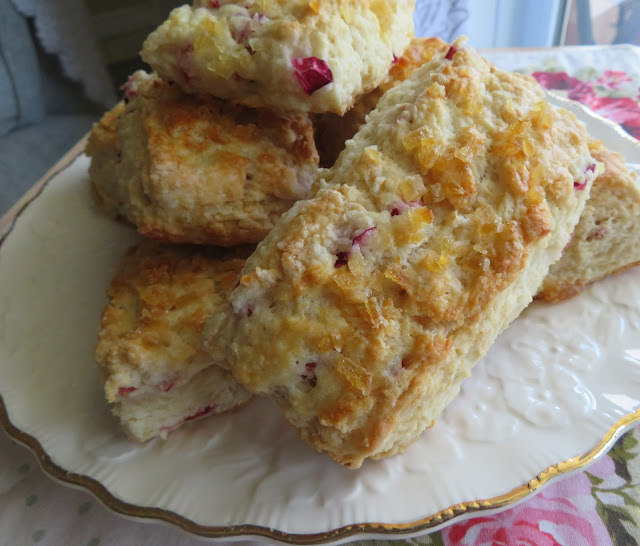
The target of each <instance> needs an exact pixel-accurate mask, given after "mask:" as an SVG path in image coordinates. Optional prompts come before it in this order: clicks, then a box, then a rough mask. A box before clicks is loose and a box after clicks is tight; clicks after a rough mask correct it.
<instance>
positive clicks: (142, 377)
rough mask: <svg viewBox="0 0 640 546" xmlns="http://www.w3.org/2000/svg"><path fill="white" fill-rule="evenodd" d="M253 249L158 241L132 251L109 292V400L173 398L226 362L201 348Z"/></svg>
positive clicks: (104, 353) (102, 363)
mask: <svg viewBox="0 0 640 546" xmlns="http://www.w3.org/2000/svg"><path fill="white" fill-rule="evenodd" d="M249 251H250V249H245V248H242V249H239V250H237V251H234V252H235V254H231V255H219V253H218V252H217V251H214V250H212V249H206V248H204V247H195V246H186V245H185V246H172V245H162V244H158V243H155V242H153V241H143V242H141V243H140V244H139V245H137V246H135V247H133V248H131V249H130V250H129V251H128V253H127V255H126V256H125V258H124V259H123V261H122V263H121V264H120V266H119V268H118V270H117V271H116V274H115V275H114V277H113V280H112V281H111V284H110V285H109V287H108V289H107V296H108V298H109V303H108V305H107V306H106V307H105V309H104V312H103V315H102V324H101V328H100V332H99V335H98V345H97V348H96V360H97V362H98V365H99V368H100V370H101V374H102V377H103V380H104V389H105V395H106V398H107V400H108V401H109V402H119V401H121V400H123V399H130V398H138V397H144V396H147V395H149V394H152V395H155V394H158V393H169V392H171V391H173V390H174V389H176V388H178V387H181V386H183V385H184V384H186V383H188V382H189V381H190V380H191V379H192V378H193V377H194V376H195V375H196V374H197V373H199V372H200V371H202V370H203V369H205V368H208V367H210V366H218V365H221V364H224V363H222V362H219V361H216V360H214V359H212V358H211V357H210V356H209V354H208V353H206V352H204V351H203V350H202V349H201V336H202V330H203V328H204V326H205V324H206V321H207V319H208V318H209V317H210V316H211V314H212V313H213V311H214V310H215V309H216V307H222V306H223V302H224V299H225V297H226V295H227V293H228V292H229V290H231V288H232V287H233V286H234V284H235V283H236V278H237V276H238V274H239V272H240V270H241V268H242V266H243V264H244V258H245V257H246V256H247V255H248V253H249ZM236 254H237V256H238V257H234V256H235V255H236ZM225 373H227V372H225ZM227 376H228V377H227V378H226V381H230V382H232V383H234V384H235V381H234V380H233V379H232V377H231V376H230V375H229V374H228V373H227Z"/></svg>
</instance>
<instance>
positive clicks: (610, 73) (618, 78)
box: [596, 70, 633, 89]
mask: <svg viewBox="0 0 640 546" xmlns="http://www.w3.org/2000/svg"><path fill="white" fill-rule="evenodd" d="M630 81H633V78H631V77H630V76H629V75H627V73H626V72H623V71H622V70H605V71H604V73H603V74H602V76H600V77H599V78H598V80H597V82H596V83H599V84H600V85H604V86H605V87H608V88H609V89H620V87H622V86H623V85H624V84H625V83H627V82H630Z"/></svg>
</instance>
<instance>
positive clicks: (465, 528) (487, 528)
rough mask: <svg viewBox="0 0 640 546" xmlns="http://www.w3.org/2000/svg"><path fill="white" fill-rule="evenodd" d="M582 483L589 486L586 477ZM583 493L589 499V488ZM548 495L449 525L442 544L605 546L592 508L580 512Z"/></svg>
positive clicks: (604, 536) (604, 535) (605, 534)
mask: <svg viewBox="0 0 640 546" xmlns="http://www.w3.org/2000/svg"><path fill="white" fill-rule="evenodd" d="M584 479H585V480H586V481H587V482H588V479H587V478H586V477H585V478H584ZM585 485H586V484H585ZM585 489H586V491H585V493H586V495H588V496H589V497H590V495H589V491H590V488H589V486H588V485H587V487H586V488H585ZM548 491H549V493H539V494H538V495H537V496H536V497H534V498H533V499H531V500H530V501H528V502H527V503H525V504H522V505H519V506H516V507H515V508H511V509H510V510H507V511H505V512H502V513H500V514H496V515H495V516H487V517H479V518H473V519H470V520H468V521H465V522H462V523H458V524H455V525H452V526H451V527H449V528H448V529H445V530H444V531H442V536H443V538H444V541H445V544H451V545H472V546H484V545H498V544H499V545H505V546H506V545H511V544H515V545H531V546H556V545H561V544H585V545H589V546H597V545H598V544H602V543H603V540H604V541H605V542H606V539H607V538H608V536H609V534H608V532H607V529H606V527H604V525H603V523H602V520H601V519H600V517H599V516H598V514H597V512H596V511H595V506H593V508H590V509H587V510H584V509H580V508H579V507H578V506H577V505H575V504H574V503H573V502H571V500H569V499H567V498H566V497H564V496H558V497H554V496H552V495H554V493H553V492H552V490H551V488H550V489H549V490H548ZM590 506H592V505H590Z"/></svg>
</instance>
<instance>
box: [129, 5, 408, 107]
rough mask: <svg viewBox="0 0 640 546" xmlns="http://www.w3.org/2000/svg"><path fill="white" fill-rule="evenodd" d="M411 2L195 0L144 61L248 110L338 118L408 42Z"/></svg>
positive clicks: (173, 17) (160, 33)
mask: <svg viewBox="0 0 640 546" xmlns="http://www.w3.org/2000/svg"><path fill="white" fill-rule="evenodd" d="M414 3H415V0H367V1H364V2H354V1H353V0H322V1H321V0H245V1H242V2H229V1H226V0H196V1H195V2H194V7H191V6H182V7H179V8H177V9H175V10H174V11H172V12H171V14H170V16H169V18H168V19H167V20H166V21H165V22H164V23H163V24H162V25H161V26H160V27H159V28H158V29H157V30H155V31H154V32H153V33H152V34H151V35H150V36H149V37H148V38H147V40H146V41H145V43H144V45H143V47H142V52H141V55H142V58H143V59H144V60H145V61H146V62H147V63H149V64H150V65H151V67H152V68H153V69H154V70H155V71H156V72H157V73H158V74H159V75H160V77H161V78H163V79H165V80H169V81H174V82H176V83H177V84H178V85H179V86H180V87H182V88H183V89H184V90H185V91H188V92H198V93H210V94H212V95H215V96H217V97H220V98H223V99H227V100H232V101H235V102H238V103H241V104H245V105H247V106H252V107H273V108H278V109H280V110H283V111H289V110H296V111H304V112H335V113H337V114H343V113H344V112H346V111H347V110H348V109H349V108H350V107H351V106H352V105H353V101H354V99H355V98H356V97H357V96H359V95H362V94H363V93H367V92H369V91H371V90H372V89H374V88H375V87H377V86H378V85H379V84H380V82H381V81H382V80H383V79H384V78H385V76H386V75H387V72H388V71H389V66H390V65H391V63H392V62H393V59H394V55H397V56H399V55H401V54H402V52H403V51H404V50H405V48H406V47H407V46H408V45H409V41H410V39H411V37H412V36H413V8H414Z"/></svg>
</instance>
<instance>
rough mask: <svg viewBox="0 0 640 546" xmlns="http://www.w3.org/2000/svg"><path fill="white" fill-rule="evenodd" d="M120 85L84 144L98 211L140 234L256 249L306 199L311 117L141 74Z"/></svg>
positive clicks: (313, 157)
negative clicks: (120, 93) (196, 92)
mask: <svg viewBox="0 0 640 546" xmlns="http://www.w3.org/2000/svg"><path fill="white" fill-rule="evenodd" d="M124 88H125V101H126V102H127V105H126V107H124V106H121V105H120V106H118V107H116V108H115V109H114V110H113V111H110V112H107V113H106V114H105V116H104V117H103V119H102V120H101V121H100V123H98V124H97V125H96V126H95V128H94V130H93V131H92V132H91V135H90V137H89V142H88V144H87V149H86V152H87V155H89V156H90V157H91V164H90V167H89V176H90V180H91V184H92V188H93V195H94V197H95V200H96V203H97V204H98V206H100V207H101V208H102V209H104V210H105V211H106V212H107V213H108V214H110V215H112V216H118V217H121V218H124V219H126V220H128V221H129V222H131V223H132V224H134V225H135V226H136V227H137V228H138V231H139V232H140V233H141V234H142V235H144V236H145V237H149V238H152V239H156V240H159V241H164V242H172V243H192V244H209V245H217V246H232V245H237V244H247V243H257V242H259V241H261V240H262V239H263V238H264V237H265V235H266V234H267V233H268V232H269V231H270V230H271V228H272V227H273V225H274V223H275V221H276V220H277V219H278V218H279V217H280V215H281V214H282V213H283V212H284V211H285V210H288V209H289V207H291V205H292V204H293V203H294V202H296V201H297V200H299V199H302V198H304V197H306V196H307V195H308V193H309V189H310V187H311V183H312V181H313V179H314V178H315V176H316V173H317V170H318V154H317V152H316V148H315V144H314V141H313V128H312V125H311V121H310V120H309V118H308V116H306V115H304V114H292V113H288V114H277V113H274V112H271V111H268V110H255V109H251V108H245V107H242V106H234V105H231V104H228V103H225V102H224V101H221V100H218V99H214V98H212V97H202V96H200V97H198V96H193V95H187V94H186V93H184V92H182V91H180V90H179V89H178V88H177V87H176V86H175V85H170V84H168V83H166V82H163V81H162V80H160V79H159V78H158V77H157V76H156V75H152V74H146V73H145V72H143V71H141V70H139V71H137V72H135V73H134V74H133V75H132V76H131V77H130V78H129V81H128V82H127V84H126V85H125V86H124Z"/></svg>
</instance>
